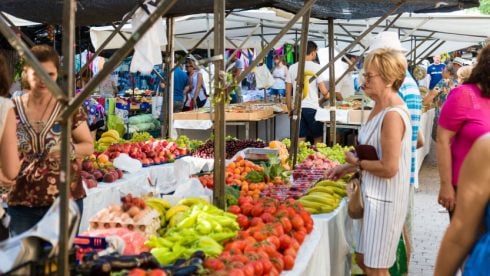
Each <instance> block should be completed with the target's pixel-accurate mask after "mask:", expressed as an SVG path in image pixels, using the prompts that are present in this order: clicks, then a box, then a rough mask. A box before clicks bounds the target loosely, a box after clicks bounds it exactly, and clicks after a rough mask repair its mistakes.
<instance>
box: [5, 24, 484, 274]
mask: <svg viewBox="0 0 490 276" xmlns="http://www.w3.org/2000/svg"><path fill="white" fill-rule="evenodd" d="M31 51H32V53H33V55H34V56H35V57H36V58H37V59H38V60H39V61H40V63H41V65H42V67H43V69H44V70H45V71H46V72H47V73H48V75H49V76H50V77H51V79H52V80H53V81H55V80H56V79H57V78H58V73H59V66H60V57H59V56H58V54H57V53H56V52H55V50H54V49H53V48H52V47H50V46H47V45H37V46H34V47H33V48H32V49H31ZM317 53H318V46H317V45H316V44H315V43H314V42H312V41H309V42H308V44H307V49H306V56H305V65H304V66H305V68H304V71H305V72H313V73H316V72H318V71H320V69H321V66H320V64H319V63H317V62H316V60H317ZM405 53H406V49H404V48H403V47H402V45H401V43H400V41H399V40H398V34H396V33H390V32H382V33H380V34H378V36H377V37H376V38H375V39H374V41H373V43H372V44H371V45H370V47H369V51H368V52H367V54H366V56H365V57H363V70H362V73H361V77H362V83H361V84H362V85H361V87H362V91H363V93H364V94H365V95H366V96H368V97H369V98H370V99H372V100H373V102H374V105H373V106H372V111H371V113H370V115H369V118H368V120H367V122H366V123H365V124H363V125H362V127H361V129H360V131H359V136H358V143H359V144H361V145H369V146H370V147H372V148H374V150H375V152H376V154H375V157H374V158H369V159H363V158H362V155H361V154H360V152H358V153H355V152H351V151H349V152H346V153H345V159H346V162H347V163H346V164H344V165H341V166H337V167H335V168H334V169H332V170H330V171H328V172H326V176H328V177H329V178H333V179H337V178H340V177H342V176H344V175H345V174H348V173H353V172H360V175H361V179H362V185H361V187H362V199H363V203H364V213H363V218H362V219H360V220H359V221H358V223H359V224H360V231H359V233H357V234H356V237H355V240H356V242H355V244H356V248H355V251H356V262H357V264H358V265H359V267H360V268H362V269H363V270H364V272H365V273H367V274H368V275H389V269H390V267H391V266H392V265H393V264H394V263H395V261H396V256H397V254H396V251H397V247H398V244H399V240H400V237H403V240H404V241H405V243H406V244H407V247H408V248H407V249H408V250H409V251H410V244H411V240H412V237H411V228H412V223H411V220H412V217H413V194H414V187H415V186H416V184H417V182H418V177H417V175H418V173H417V169H416V167H417V166H416V164H417V160H416V149H417V145H418V144H419V143H420V141H419V140H420V134H419V125H420V117H421V110H422V104H424V105H433V106H434V107H435V109H436V119H435V126H436V127H435V128H434V131H433V138H434V140H435V141H436V144H437V159H438V169H439V175H440V191H439V195H438V199H437V200H438V203H439V204H440V205H441V206H443V207H444V208H446V209H447V210H448V213H449V216H450V225H449V227H448V229H447V232H446V234H445V236H444V239H443V240H442V243H441V248H440V251H439V256H438V258H437V263H436V268H435V274H436V275H454V274H455V273H456V272H457V270H458V269H462V271H463V273H464V275H479V274H478V273H480V272H481V271H487V272H488V271H490V250H489V248H490V234H489V227H490V204H489V203H490V188H488V186H486V185H485V184H487V183H488V182H489V181H490V170H488V169H487V168H488V166H489V165H490V164H489V160H490V77H489V73H488V72H490V44H487V45H486V46H484V47H483V48H482V49H481V50H480V52H479V54H478V57H477V62H476V64H474V65H471V66H469V65H466V64H464V63H463V62H461V60H458V59H457V58H456V59H454V60H453V61H452V62H448V63H442V62H441V58H440V56H439V55H436V56H434V57H433V60H434V63H433V64H431V65H430V66H429V67H428V69H427V74H428V75H429V76H430V80H429V81H428V83H429V90H430V92H429V93H428V94H427V95H425V96H424V97H422V95H421V94H420V91H419V89H418V84H417V82H416V80H415V79H414V78H413V77H412V76H411V73H410V72H409V70H408V61H407V59H406V57H405ZM274 62H275V65H274V68H273V70H272V75H273V77H274V85H273V86H272V94H273V95H275V96H276V97H285V98H286V105H287V108H288V111H289V112H290V113H292V111H293V110H294V106H295V105H294V103H295V101H296V100H297V99H296V83H297V81H298V80H297V77H298V66H299V64H298V63H295V64H292V65H291V66H290V67H289V68H288V67H287V65H286V64H285V62H284V59H283V58H282V57H280V56H277V57H275V58H274ZM184 65H185V70H183V68H181V67H179V66H177V68H176V69H175V71H174V82H175V89H174V112H178V111H182V110H192V109H194V108H200V107H202V106H204V104H205V102H206V100H207V98H208V95H209V92H210V91H207V90H209V88H206V84H205V79H206V77H205V74H206V73H205V72H204V69H201V68H200V66H199V65H198V63H197V62H196V60H195V59H186V60H185V62H184ZM242 70H243V64H240V62H239V61H238V60H232V61H231V62H230V69H229V77H230V79H231V80H230V82H231V83H234V82H235V81H236V78H237V77H238V76H239V75H240V73H241V72H242ZM308 75H310V73H308ZM11 79H12V78H11V76H10V75H9V74H8V69H7V64H6V61H5V59H4V58H3V57H1V56H0V183H1V185H3V186H9V187H10V191H9V193H8V198H7V204H8V214H9V215H10V217H12V218H14V219H12V220H11V221H10V225H9V231H10V235H12V236H15V235H18V234H20V233H22V232H24V231H26V230H28V229H30V228H31V227H32V226H34V225H35V224H36V223H37V222H38V221H40V220H41V218H42V217H43V215H44V214H45V213H46V212H47V210H48V209H49V207H50V205H51V204H52V203H53V201H54V200H55V198H56V197H57V196H58V194H59V190H58V185H59V181H60V143H61V141H60V139H61V131H62V129H61V126H60V124H59V122H58V121H57V117H58V115H59V114H60V112H61V111H62V109H61V104H60V103H58V101H57V100H56V99H55V98H54V96H53V95H52V94H51V93H50V91H49V90H48V88H47V86H46V85H45V83H43V81H42V80H41V79H40V78H39V76H37V74H36V72H35V70H34V69H33V68H32V67H30V66H29V65H26V66H25V68H24V71H23V81H24V82H25V87H26V88H27V89H25V90H24V91H22V93H18V94H16V95H15V96H11V95H10V94H9V88H10V83H11ZM304 81H305V82H308V81H309V78H305V79H304ZM327 81H328V76H327V75H326V74H325V73H322V74H320V75H318V76H315V80H314V81H312V82H309V84H308V85H306V86H305V87H304V90H303V97H302V98H300V99H299V100H300V101H301V103H300V107H301V111H300V112H301V119H300V128H299V138H300V140H304V139H306V138H308V137H310V138H312V139H313V140H314V141H315V142H318V141H320V140H321V136H322V134H323V125H322V124H321V123H319V122H317V121H316V120H315V115H316V110H317V109H318V108H320V104H319V101H320V97H321V96H323V97H325V98H328V96H329V93H330V92H329V91H328V88H327V86H326V82H327ZM82 85H83V84H82ZM237 86H238V87H237V88H235V89H233V93H232V95H231V96H232V99H233V100H232V102H240V101H243V99H242V95H241V90H240V88H239V85H237ZM10 97H11V99H8V98H10ZM87 122H88V121H87V116H86V112H85V111H84V110H83V109H79V110H78V111H77V112H75V114H74V115H73V126H72V136H71V139H70V140H71V145H72V152H71V157H72V163H71V165H72V171H73V173H72V174H71V176H72V178H71V179H70V180H69V181H68V183H69V187H70V195H71V198H73V199H74V200H75V201H76V203H77V205H78V207H79V209H80V211H81V212H82V211H83V198H84V197H85V191H84V189H83V186H82V181H81V178H80V175H79V171H80V162H79V161H78V160H80V159H81V158H84V157H86V156H88V155H90V154H92V152H93V138H92V136H91V134H90V130H91V129H90V127H89V124H88V123H87ZM11 145H17V147H12V146H11ZM0 208H1V207H0Z"/></svg>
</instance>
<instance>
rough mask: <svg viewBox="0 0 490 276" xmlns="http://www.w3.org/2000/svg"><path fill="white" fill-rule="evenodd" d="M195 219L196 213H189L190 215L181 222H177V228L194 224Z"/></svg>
mask: <svg viewBox="0 0 490 276" xmlns="http://www.w3.org/2000/svg"><path fill="white" fill-rule="evenodd" d="M196 219H197V213H195V214H191V215H190V216H188V217H186V218H185V219H183V220H182V221H181V222H179V224H177V228H180V229H185V228H190V227H192V226H194V224H195V223H196Z"/></svg>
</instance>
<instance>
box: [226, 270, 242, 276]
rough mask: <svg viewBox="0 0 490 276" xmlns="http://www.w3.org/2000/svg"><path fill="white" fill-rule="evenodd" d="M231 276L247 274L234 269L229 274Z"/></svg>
mask: <svg viewBox="0 0 490 276" xmlns="http://www.w3.org/2000/svg"><path fill="white" fill-rule="evenodd" d="M228 275H230V276H245V274H244V273H243V271H242V270H241V269H232V270H230V271H229V274H228Z"/></svg>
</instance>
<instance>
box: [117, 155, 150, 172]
mask: <svg viewBox="0 0 490 276" xmlns="http://www.w3.org/2000/svg"><path fill="white" fill-rule="evenodd" d="M112 164H113V165H114V167H116V168H118V169H121V170H123V171H127V172H129V173H135V172H138V171H140V170H141V168H143V165H142V164H141V162H140V161H139V160H136V159H133V158H131V157H129V155H127V154H125V153H121V154H120V155H119V156H118V157H116V158H115V159H114V161H113V162H112Z"/></svg>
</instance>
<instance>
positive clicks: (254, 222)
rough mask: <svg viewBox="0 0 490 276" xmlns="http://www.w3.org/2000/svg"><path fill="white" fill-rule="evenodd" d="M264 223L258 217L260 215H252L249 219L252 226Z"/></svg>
mask: <svg viewBox="0 0 490 276" xmlns="http://www.w3.org/2000/svg"><path fill="white" fill-rule="evenodd" d="M263 224H264V221H263V220H262V219H261V218H260V217H254V218H253V219H252V220H251V221H250V225H252V226H257V225H259V226H260V225H263Z"/></svg>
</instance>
